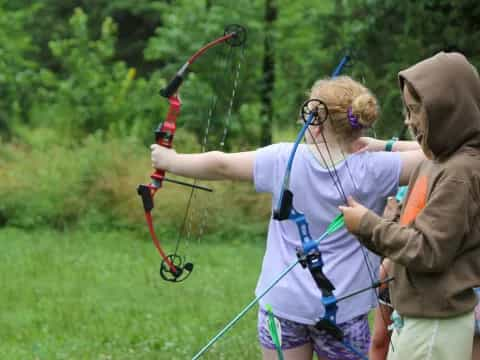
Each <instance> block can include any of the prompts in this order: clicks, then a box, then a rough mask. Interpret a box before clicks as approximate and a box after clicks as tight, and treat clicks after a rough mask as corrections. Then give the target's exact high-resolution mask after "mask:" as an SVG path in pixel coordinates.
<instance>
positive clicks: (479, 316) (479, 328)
mask: <svg viewBox="0 0 480 360" xmlns="http://www.w3.org/2000/svg"><path fill="white" fill-rule="evenodd" d="M473 290H475V293H476V294H477V297H478V299H479V301H480V288H474V289H473ZM475 335H480V303H478V304H477V306H475Z"/></svg>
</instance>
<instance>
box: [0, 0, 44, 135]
mask: <svg viewBox="0 0 480 360" xmlns="http://www.w3.org/2000/svg"><path fill="white" fill-rule="evenodd" d="M35 13H36V7H34V6H31V7H27V8H24V9H21V10H16V11H11V10H6V9H4V8H3V6H2V2H0V137H3V136H9V135H10V133H11V131H12V125H13V124H15V123H18V122H20V121H21V120H23V119H25V117H26V112H27V109H28V108H29V107H30V106H31V98H32V94H31V92H32V88H33V89H34V88H35V85H36V83H37V76H36V71H37V70H38V67H39V64H37V63H36V62H35V61H32V60H31V55H32V54H34V53H35V52H36V51H37V48H36V46H35V45H34V43H33V42H32V37H31V35H30V34H29V33H26V32H25V31H23V26H24V24H25V23H26V21H27V19H29V18H32V17H34V16H35Z"/></svg>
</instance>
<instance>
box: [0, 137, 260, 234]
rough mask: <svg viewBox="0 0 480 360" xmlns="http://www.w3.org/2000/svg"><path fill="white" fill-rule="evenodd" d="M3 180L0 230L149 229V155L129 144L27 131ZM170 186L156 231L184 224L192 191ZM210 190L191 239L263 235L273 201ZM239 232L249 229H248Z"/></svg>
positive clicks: (0, 168)
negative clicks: (73, 140) (143, 194)
mask: <svg viewBox="0 0 480 360" xmlns="http://www.w3.org/2000/svg"><path fill="white" fill-rule="evenodd" d="M176 141H177V144H178V148H179V149H180V150H182V149H183V151H189V150H190V151H191V150H192V149H191V147H192V136H191V135H189V134H188V133H186V132H183V133H182V132H179V134H178V136H177V139H176ZM189 148H190V149H189ZM0 173H1V174H2V176H1V177H0V198H1V199H2V201H1V202H0V224H4V225H5V224H8V225H12V226H17V227H22V228H33V227H39V226H46V227H53V228H57V229H65V228H68V227H72V226H86V227H93V228H97V229H102V228H105V229H107V228H112V227H116V228H118V227H126V228H133V229H141V230H142V231H143V230H144V229H145V224H144V218H143V207H142V206H141V202H140V199H139V197H138V195H137V194H136V191H135V189H136V186H137V184H139V183H142V182H147V181H148V180H149V174H150V173H151V166H150V162H149V150H148V148H147V147H145V146H144V145H143V144H141V143H140V142H139V141H138V140H136V139H133V138H131V137H130V138H124V139H123V140H119V139H116V138H111V137H107V136H105V135H104V133H102V132H97V133H95V135H90V136H87V137H85V138H84V140H82V141H80V142H79V143H78V144H66V143H65V141H64V139H62V138H58V136H57V135H56V132H55V131H54V130H52V129H45V128H38V129H35V130H30V131H28V132H27V131H25V133H24V134H23V141H22V143H15V142H12V143H3V144H1V150H0ZM164 186H165V188H164V189H162V190H161V191H159V192H158V193H157V196H156V208H155V209H154V216H155V220H156V224H157V228H159V230H160V229H161V230H160V231H167V232H170V233H171V232H172V231H173V229H176V228H178V227H179V226H180V225H181V223H182V220H183V217H184V215H185V208H186V204H187V201H188V196H189V194H190V191H189V189H187V188H185V187H181V186H177V185H173V184H167V183H166V184H165V185H164ZM209 186H211V187H214V189H215V192H214V193H208V194H206V193H205V194H203V193H199V192H196V193H195V194H194V199H193V204H192V206H191V209H190V214H189V219H188V221H187V227H186V229H185V233H188V234H189V236H190V237H198V236H200V235H202V236H203V235H205V234H208V233H215V234H216V236H215V237H216V238H218V237H220V238H222V237H225V238H229V237H231V233H232V232H235V233H240V234H245V236H246V237H251V236H252V234H253V235H254V234H263V232H264V230H265V220H266V219H268V216H269V207H268V204H269V201H268V200H267V199H265V201H259V195H257V194H255V193H254V192H253V189H252V187H251V185H245V184H232V183H211V184H209ZM232 204H235V205H234V206H233V205H232ZM239 219H241V220H239ZM241 224H249V225H248V227H247V229H245V228H242V225H241ZM245 230H248V231H245ZM221 234H225V236H222V235H221ZM237 239H242V237H241V236H240V237H237Z"/></svg>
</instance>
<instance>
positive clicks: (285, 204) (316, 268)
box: [192, 54, 393, 360]
mask: <svg viewBox="0 0 480 360" xmlns="http://www.w3.org/2000/svg"><path fill="white" fill-rule="evenodd" d="M349 60H350V56H349V55H348V54H347V55H345V56H344V57H343V58H342V60H341V61H340V63H339V64H338V66H337V67H336V69H335V71H334V72H333V74H332V77H336V76H338V75H339V74H340V73H341V71H342V69H343V68H344V67H345V65H346V64H347V63H348V62H349ZM301 116H302V118H303V120H304V125H303V127H302V129H301V130H300V132H299V133H298V135H297V138H296V140H295V143H294V144H293V147H292V151H291V153H290V156H289V159H288V162H287V167H286V170H285V175H284V177H283V183H282V188H281V191H280V196H279V199H278V202H277V206H276V207H275V209H274V211H273V218H274V219H275V220H278V221H284V220H292V221H294V222H295V224H296V226H297V229H298V233H299V236H300V240H301V247H300V248H299V249H297V259H296V260H295V261H293V262H292V263H291V264H290V265H289V266H288V267H287V268H286V269H285V270H284V271H282V272H281V273H280V274H279V275H278V276H277V277H276V278H275V279H274V280H273V281H272V282H271V283H270V285H269V286H267V287H266V288H265V289H264V290H263V291H262V292H261V293H260V294H259V295H258V296H257V297H256V298H255V299H253V300H252V301H251V302H250V303H249V304H248V305H247V306H246V307H245V308H244V309H243V310H242V311H241V312H240V313H239V314H238V315H237V316H235V317H234V318H233V319H232V320H231V321H230V322H229V323H228V324H227V325H226V326H225V327H224V328H223V329H222V330H221V331H220V332H218V333H217V335H215V336H214V337H213V338H212V339H211V340H210V341H209V342H208V343H207V344H206V345H205V346H204V347H203V348H202V349H201V350H200V351H199V352H198V353H197V354H195V355H194V356H193V358H192V360H196V359H199V358H200V357H201V356H202V355H203V354H204V353H205V352H206V351H207V350H208V349H209V348H210V347H211V346H212V345H213V344H214V343H215V342H217V341H218V340H219V339H220V338H221V337H222V336H223V335H224V334H225V333H226V332H227V331H228V330H230V329H231V328H232V327H233V326H234V325H235V324H236V323H237V322H238V321H239V320H240V319H241V318H242V317H243V316H244V315H245V314H246V313H247V312H248V311H249V310H250V309H251V308H252V307H253V306H255V305H256V304H257V303H258V302H259V301H260V299H262V298H263V297H264V296H265V294H267V293H268V292H269V291H270V290H271V289H272V288H273V287H274V286H275V285H276V284H277V283H278V282H279V281H280V280H281V279H283V278H284V277H285V276H286V275H287V274H288V273H289V272H290V271H291V270H292V269H293V268H294V267H295V266H296V265H297V264H299V263H300V264H301V265H302V266H303V267H304V268H308V270H309V271H310V273H311V275H312V277H313V279H314V280H315V283H316V285H317V287H318V288H319V289H320V291H321V293H322V298H321V301H322V304H323V305H324V308H325V314H324V316H323V317H322V318H321V319H320V320H319V321H318V322H317V323H316V324H315V327H316V328H317V329H323V330H325V331H326V332H327V333H328V334H330V335H331V336H333V337H334V338H335V339H337V340H338V341H340V342H341V343H342V344H343V345H344V346H345V347H346V348H347V349H349V350H350V351H352V352H353V353H355V354H357V355H358V356H359V357H361V358H362V359H367V357H366V355H364V354H362V353H361V352H360V351H359V350H358V349H356V348H355V347H354V346H353V345H352V344H351V343H350V342H348V341H347V340H346V339H345V336H344V334H343V331H342V330H341V329H340V328H339V327H338V325H337V322H336V315H337V310H338V306H337V304H338V302H340V301H343V300H346V299H348V298H351V297H353V296H355V295H358V294H360V293H363V292H365V291H368V290H371V289H375V288H377V287H379V286H381V285H382V284H385V283H388V282H390V281H391V280H393V278H390V277H389V278H386V279H385V280H383V281H375V280H374V277H373V275H372V273H371V269H370V267H369V265H368V260H367V257H366V254H365V252H364V251H365V250H364V248H363V247H362V251H363V254H364V258H365V261H366V262H367V267H368V269H369V272H370V276H371V279H372V284H371V285H370V286H368V287H367V288H363V289H359V290H357V291H354V292H352V293H349V294H347V295H344V296H342V297H339V298H337V297H336V296H335V295H334V293H333V291H334V290H335V286H334V285H333V284H332V282H331V281H330V280H329V279H328V278H327V277H326V276H325V274H324V272H323V265H324V263H323V260H322V256H321V253H320V251H319V249H318V245H319V244H320V242H321V241H322V240H323V239H325V238H326V237H328V236H329V235H330V234H332V233H333V232H335V231H337V230H339V229H341V228H342V227H343V226H344V220H343V215H341V214H340V215H338V216H337V217H336V218H335V219H334V220H333V221H332V222H331V223H330V224H329V226H328V227H327V230H326V231H325V232H324V233H323V234H322V235H321V236H320V237H319V238H318V239H316V240H314V239H313V238H312V236H311V234H310V230H309V226H308V221H307V219H306V217H305V214H303V213H301V212H299V211H298V210H296V209H295V208H294V207H293V193H292V191H291V190H290V175H291V171H292V166H293V161H294V158H295V154H296V151H297V149H298V146H299V144H300V142H301V141H302V140H303V138H304V136H305V133H306V132H307V130H308V128H309V126H311V125H322V124H323V123H324V122H325V121H326V120H327V119H328V108H327V106H326V104H325V103H324V102H323V101H321V100H319V99H310V100H308V101H306V102H305V103H304V105H303V107H302V110H301ZM322 136H323V133H322ZM315 145H316V146H317V144H315ZM317 149H318V146H317ZM319 153H320V155H321V156H322V154H321V152H320V151H319ZM329 155H330V154H329ZM322 158H323V156H322ZM324 163H325V164H326V163H327V162H326V161H324ZM328 171H329V173H330V176H331V177H332V179H333V182H334V184H335V186H336V188H337V190H338V191H339V193H340V194H341V195H342V198H343V199H344V200H345V201H346V196H345V193H344V191H343V188H342V186H341V183H340V181H339V178H338V174H337V173H336V170H335V168H333V170H330V169H328ZM335 177H336V178H335Z"/></svg>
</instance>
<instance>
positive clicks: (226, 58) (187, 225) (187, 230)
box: [174, 46, 245, 255]
mask: <svg viewBox="0 0 480 360" xmlns="http://www.w3.org/2000/svg"><path fill="white" fill-rule="evenodd" d="M244 48H245V47H244V46H242V58H241V59H243V51H244ZM233 52H234V49H233V47H232V46H230V49H229V51H227V52H222V56H221V57H220V60H219V64H220V66H219V67H220V68H222V67H223V68H227V67H228V65H229V63H231V62H232V59H233ZM236 69H237V70H236V73H235V80H234V84H233V89H232V93H231V96H232V98H230V100H229V109H228V121H227V120H226V121H227V122H224V130H223V137H222V139H223V140H222V142H221V147H220V150H222V149H223V148H224V144H225V138H226V136H227V133H228V128H226V126H228V125H229V123H230V117H231V113H232V109H231V107H233V96H235V94H236V87H237V86H238V78H239V74H240V61H239V62H238V66H237V68H236ZM219 78H220V71H216V72H215V76H214V79H213V84H216V83H218V80H219ZM217 105H218V96H217V94H216V93H215V92H214V93H213V95H212V97H211V100H210V106H209V108H208V112H207V121H206V123H207V124H206V126H205V130H204V135H203V140H202V144H201V150H200V152H202V153H203V152H205V151H206V150H207V148H208V145H209V143H208V140H209V137H210V130H211V127H212V119H213V114H215V113H216V111H217ZM197 183H198V179H193V184H195V185H196V184H197ZM195 190H196V189H195V188H192V189H191V190H190V193H189V195H188V200H187V205H186V208H185V212H184V215H183V219H182V223H181V226H180V231H178V232H177V238H176V242H175V251H174V254H175V255H177V252H178V249H179V246H180V240H181V238H182V237H184V236H185V237H186V239H190V238H191V236H192V222H193V212H194V211H193V208H192V203H193V200H194V198H195V197H196V196H197V193H196V192H195ZM207 217H208V209H207V208H206V207H204V210H203V213H202V216H201V221H200V227H199V230H198V232H199V233H198V236H197V238H198V239H200V238H201V236H202V235H203V232H204V229H205V227H206V223H207V222H206V219H207Z"/></svg>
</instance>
